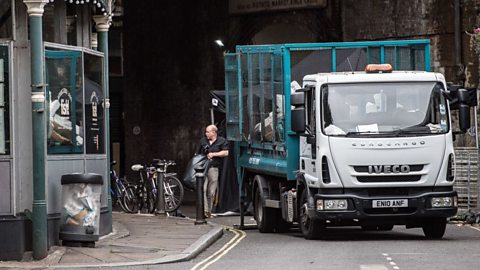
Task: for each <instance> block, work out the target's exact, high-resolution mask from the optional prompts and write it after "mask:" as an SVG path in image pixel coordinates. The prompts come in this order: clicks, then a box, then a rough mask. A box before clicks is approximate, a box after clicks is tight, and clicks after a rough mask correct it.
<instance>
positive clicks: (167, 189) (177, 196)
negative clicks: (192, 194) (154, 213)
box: [163, 176, 183, 212]
mask: <svg viewBox="0 0 480 270" xmlns="http://www.w3.org/2000/svg"><path fill="white" fill-rule="evenodd" d="M163 186H164V193H165V194H164V197H165V211H166V212H174V211H175V210H177V209H178V207H180V204H182V200H183V185H182V182H180V180H178V178H176V177H175V176H167V177H166V178H165V179H164V180H163Z"/></svg>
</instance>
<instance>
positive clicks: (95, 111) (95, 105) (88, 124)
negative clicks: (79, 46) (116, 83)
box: [84, 53, 105, 154]
mask: <svg viewBox="0 0 480 270" xmlns="http://www.w3.org/2000/svg"><path fill="white" fill-rule="evenodd" d="M84 57H85V140H86V141H85V146H86V150H87V154H103V153H105V147H104V140H105V139H104V137H105V134H104V130H105V128H104V125H105V117H104V116H105V113H104V105H103V104H104V92H103V87H102V85H103V75H102V74H103V72H102V67H103V58H101V57H100V56H96V55H91V54H87V53H85V54H84Z"/></svg>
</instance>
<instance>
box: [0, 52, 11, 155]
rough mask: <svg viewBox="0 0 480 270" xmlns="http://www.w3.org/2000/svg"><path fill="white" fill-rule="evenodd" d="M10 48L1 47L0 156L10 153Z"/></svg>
mask: <svg viewBox="0 0 480 270" xmlns="http://www.w3.org/2000/svg"><path fill="white" fill-rule="evenodd" d="M8 65H9V59H8V46H0V155H8V154H9V153H10V132H9V125H10V121H9V113H8V112H9V102H8V101H9V96H10V95H9V88H10V87H9V68H8Z"/></svg>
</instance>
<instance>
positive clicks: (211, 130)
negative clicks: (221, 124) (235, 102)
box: [205, 125, 218, 140]
mask: <svg viewBox="0 0 480 270" xmlns="http://www.w3.org/2000/svg"><path fill="white" fill-rule="evenodd" d="M217 130H218V128H217V126H215V125H209V126H207V127H206V128H205V136H207V138H208V139H209V140H215V139H216V138H217Z"/></svg>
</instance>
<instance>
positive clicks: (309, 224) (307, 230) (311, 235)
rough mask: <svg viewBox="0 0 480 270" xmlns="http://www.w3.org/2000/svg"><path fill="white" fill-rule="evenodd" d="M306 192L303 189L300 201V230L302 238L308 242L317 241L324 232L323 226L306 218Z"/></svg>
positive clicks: (318, 221) (319, 222)
mask: <svg viewBox="0 0 480 270" xmlns="http://www.w3.org/2000/svg"><path fill="white" fill-rule="evenodd" d="M307 209H308V191H307V189H304V190H303V192H302V197H301V200H300V209H299V210H300V211H299V213H300V215H299V221H300V230H301V231H302V234H303V237H304V238H305V239H308V240H313V239H319V238H320V237H321V234H322V232H324V230H325V224H324V223H323V222H322V221H320V220H315V219H311V218H310V217H309V216H308V211H307Z"/></svg>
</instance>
